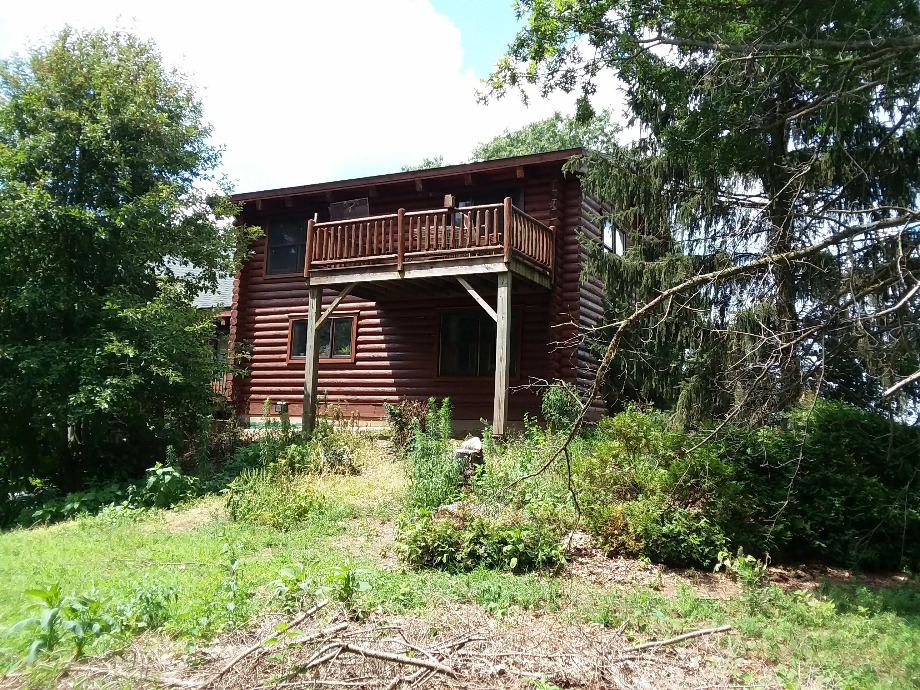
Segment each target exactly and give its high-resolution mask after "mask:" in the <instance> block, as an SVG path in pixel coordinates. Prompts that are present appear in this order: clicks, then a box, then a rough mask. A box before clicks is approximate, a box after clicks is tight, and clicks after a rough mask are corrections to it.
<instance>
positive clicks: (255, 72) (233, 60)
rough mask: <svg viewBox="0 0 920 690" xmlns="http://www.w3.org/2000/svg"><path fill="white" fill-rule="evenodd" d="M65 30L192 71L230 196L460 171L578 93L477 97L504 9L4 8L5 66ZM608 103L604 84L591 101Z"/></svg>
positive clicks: (507, 14)
mask: <svg viewBox="0 0 920 690" xmlns="http://www.w3.org/2000/svg"><path fill="white" fill-rule="evenodd" d="M64 25H70V26H73V27H76V28H106V29H109V30H111V29H114V28H122V29H127V30H130V31H132V32H133V33H135V34H137V35H138V36H141V37H143V38H152V39H153V40H154V41H155V42H156V44H157V45H158V47H159V49H160V51H161V53H162V55H163V59H164V62H165V63H166V64H167V65H168V66H172V67H177V68H179V69H180V70H181V71H182V72H184V73H185V74H187V75H188V76H189V77H190V78H191V80H192V82H193V84H194V85H195V86H196V89H197V92H198V95H199V97H200V98H201V100H202V104H203V109H204V117H205V119H206V121H208V122H209V123H210V124H211V125H212V126H213V135H212V138H213V140H214V142H215V143H218V144H220V145H222V146H224V147H225V152H224V157H223V172H224V173H225V174H226V175H227V177H228V178H229V180H230V182H231V183H232V184H233V187H234V189H235V191H238V192H246V191H258V190H264V189H274V188H279V187H290V186H297V185H302V184H309V183H313V182H325V181H332V180H341V179H348V178H353V177H363V176H365V175H376V174H382V173H389V172H397V171H399V169H400V167H401V166H403V165H406V164H414V163H418V162H420V161H421V160H422V159H423V158H425V157H434V156H438V155H441V156H444V160H445V163H462V162H465V161H466V160H468V159H469V156H470V152H471V151H472V149H473V148H474V147H475V146H476V145H477V144H479V143H481V142H484V141H488V140H489V139H491V138H492V137H493V136H495V135H497V134H500V133H501V132H502V131H504V130H505V129H512V130H513V129H516V128H518V127H521V126H522V125H524V124H526V123H528V122H532V121H534V120H538V119H541V118H543V117H547V116H549V115H551V114H552V113H553V112H554V111H556V110H559V111H561V112H564V113H571V112H573V105H574V97H572V96H566V95H564V94H558V95H556V96H553V97H552V98H550V99H540V98H534V99H532V100H531V104H530V106H529V107H526V106H524V104H523V103H522V102H521V99H520V98H519V97H518V96H517V95H513V96H510V97H506V98H504V99H502V100H501V101H497V102H492V103H490V104H489V105H481V104H479V103H477V99H476V91H477V89H478V88H481V83H480V82H481V80H482V79H483V78H484V77H486V76H488V74H489V71H490V70H491V67H492V66H493V65H494V64H495V61H496V60H497V59H498V58H499V57H500V56H501V55H502V54H503V53H504V52H505V49H506V48H507V45H508V43H509V42H510V41H511V40H512V39H513V38H514V35H515V33H516V30H517V27H518V20H517V19H516V18H515V16H514V11H513V8H512V4H511V0H430V1H429V0H324V1H317V0H304V1H303V2H300V3H291V2H276V1H275V0H263V1H262V2H258V3H246V4H245V5H244V4H242V3H241V4H238V5H234V4H232V3H215V2H209V1H201V2H199V1H197V0H185V1H184V2H179V1H178V0H158V1H157V2H149V1H148V2H132V1H131V0H80V1H79V2H74V0H42V1H41V2H34V1H33V2H6V3H4V7H3V8H2V9H0V58H8V57H10V56H11V55H13V54H15V53H22V52H23V51H24V50H25V49H27V47H28V46H29V45H35V44H38V43H42V42H44V41H45V40H47V38H48V37H50V36H51V35H53V34H54V33H56V32H57V31H58V30H60V29H61V28H62V27H63V26H64ZM605 89H607V91H609V98H608V101H612V99H613V98H615V94H614V89H613V87H612V85H611V86H609V87H605V86H604V85H602V86H601V91H600V94H601V100H600V102H599V105H600V106H601V107H604V106H606V105H609V103H607V102H604V95H605Z"/></svg>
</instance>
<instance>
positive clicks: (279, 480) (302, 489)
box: [226, 467, 331, 532]
mask: <svg viewBox="0 0 920 690" xmlns="http://www.w3.org/2000/svg"><path fill="white" fill-rule="evenodd" d="M226 506H227V512H228V514H229V516H230V519H231V520H234V521H238V522H250V523H253V524H256V525H262V526H264V527H271V528H272V529H276V530H279V531H281V532H286V531H288V530H290V529H293V528H294V527H297V526H298V525H301V524H303V523H305V522H307V521H308V520H311V519H313V520H315V519H317V518H318V517H323V516H327V515H328V514H329V513H330V512H331V507H330V506H329V505H327V503H326V501H325V500H324V499H323V498H322V497H321V496H319V495H317V494H315V493H313V492H312V491H311V490H310V489H309V488H308V487H307V486H305V483H304V481H303V480H302V478H300V477H297V476H296V475H293V474H291V473H290V472H285V471H280V470H279V469H278V468H277V467H273V468H259V469H253V470H246V471H244V472H243V473H242V474H241V475H240V476H239V477H238V478H237V479H236V480H234V481H233V483H232V484H231V485H230V488H229V490H228V492H227V501H226Z"/></svg>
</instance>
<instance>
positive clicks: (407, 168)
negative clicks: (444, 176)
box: [400, 156, 444, 172]
mask: <svg viewBox="0 0 920 690" xmlns="http://www.w3.org/2000/svg"><path fill="white" fill-rule="evenodd" d="M443 167H444V156H434V157H433V158H427V157H426V158H423V159H422V162H421V163H417V164H415V165H404V166H403V167H402V168H400V170H401V171H402V172H411V171H413V170H431V169H432V168H443Z"/></svg>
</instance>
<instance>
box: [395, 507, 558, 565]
mask: <svg viewBox="0 0 920 690" xmlns="http://www.w3.org/2000/svg"><path fill="white" fill-rule="evenodd" d="M397 540H398V542H399V545H398V552H399V554H400V556H401V557H402V558H403V559H404V560H405V561H406V562H407V563H409V564H410V565H415V566H420V567H427V568H438V569H442V570H447V571H450V572H459V571H469V570H474V569H476V568H479V567H485V568H498V569H500V570H513V571H527V570H535V569H538V568H554V567H556V566H559V565H561V564H562V563H564V558H563V553H562V545H561V543H560V541H559V533H558V532H556V531H554V530H552V529H551V528H549V527H547V526H546V525H543V524H541V523H539V522H536V521H534V520H528V519H527V518H526V516H524V515H522V514H520V513H515V514H506V515H505V516H504V517H503V518H499V519H496V518H490V517H487V516H485V515H479V514H477V513H476V512H475V510H474V509H472V508H471V507H470V506H469V504H467V503H461V504H460V507H459V510H458V511H457V512H456V513H442V514H437V513H436V514H432V513H431V512H430V511H427V510H419V511H417V512H416V513H415V515H414V516H413V517H412V519H409V520H405V521H403V522H402V523H401V524H400V528H399V535H398V537H397Z"/></svg>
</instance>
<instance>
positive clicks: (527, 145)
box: [472, 110, 619, 161]
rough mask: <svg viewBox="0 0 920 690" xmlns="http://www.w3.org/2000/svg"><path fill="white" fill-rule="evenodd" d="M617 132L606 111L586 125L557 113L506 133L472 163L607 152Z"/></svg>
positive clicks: (475, 154)
mask: <svg viewBox="0 0 920 690" xmlns="http://www.w3.org/2000/svg"><path fill="white" fill-rule="evenodd" d="M618 131H619V128H618V127H616V126H615V125H614V124H613V122H612V119H611V114H610V112H609V111H607V110H605V111H603V112H601V113H597V114H596V115H591V116H590V117H589V118H588V119H587V120H586V121H582V120H579V119H578V118H575V117H564V116H563V115H562V114H561V113H559V112H556V113H554V114H553V115H552V116H550V117H548V118H546V119H544V120H538V121H536V122H531V123H530V124H528V125H524V126H523V127H521V128H520V129H518V130H515V131H513V132H512V131H509V130H507V129H506V130H505V131H504V132H503V133H502V134H499V135H498V136H497V137H495V138H493V139H491V140H489V141H487V142H485V143H483V144H480V145H479V146H477V147H476V148H475V149H473V156H472V159H473V160H474V161H489V160H495V159H496V158H510V157H512V156H524V155H527V154H531V153H545V152H547V151H563V150H565V149H574V148H587V149H593V150H595V151H606V150H608V149H610V148H611V147H613V146H615V145H616V144H615V141H614V137H615V136H616V133H617V132H618Z"/></svg>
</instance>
